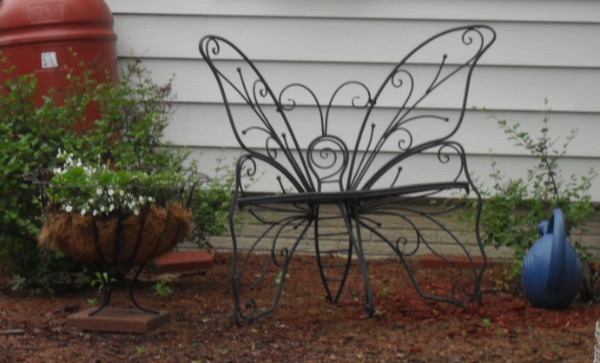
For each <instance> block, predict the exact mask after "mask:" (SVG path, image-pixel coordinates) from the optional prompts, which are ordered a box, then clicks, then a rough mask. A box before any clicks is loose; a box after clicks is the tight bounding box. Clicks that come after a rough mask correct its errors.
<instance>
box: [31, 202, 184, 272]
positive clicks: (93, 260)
mask: <svg viewBox="0 0 600 363" xmlns="http://www.w3.org/2000/svg"><path fill="white" fill-rule="evenodd" d="M192 226H193V219H192V213H191V211H190V210H189V209H188V208H186V207H185V206H184V205H183V204H181V203H179V202H174V203H170V204H168V205H167V206H165V207H160V206H157V205H156V204H152V205H150V206H149V207H147V208H144V209H142V210H141V211H140V212H139V213H138V214H137V215H134V214H130V215H127V214H122V213H115V214H113V215H108V216H101V217H94V216H90V215H81V214H80V213H74V212H70V213H54V214H49V215H48V219H47V221H46V223H45V224H44V227H43V228H42V232H41V234H40V237H39V242H40V245H41V246H43V247H45V248H49V249H51V250H58V251H61V252H63V253H65V254H66V255H67V256H69V257H71V258H73V259H74V260H76V261H79V262H83V263H88V264H107V265H116V266H133V265H141V264H145V263H147V262H148V261H151V260H153V259H155V258H157V257H159V256H161V255H163V254H165V253H167V252H169V251H171V250H172V249H173V248H174V247H175V245H177V243H179V242H181V241H183V240H184V239H185V238H186V237H188V236H189V235H190V233H191V230H192Z"/></svg>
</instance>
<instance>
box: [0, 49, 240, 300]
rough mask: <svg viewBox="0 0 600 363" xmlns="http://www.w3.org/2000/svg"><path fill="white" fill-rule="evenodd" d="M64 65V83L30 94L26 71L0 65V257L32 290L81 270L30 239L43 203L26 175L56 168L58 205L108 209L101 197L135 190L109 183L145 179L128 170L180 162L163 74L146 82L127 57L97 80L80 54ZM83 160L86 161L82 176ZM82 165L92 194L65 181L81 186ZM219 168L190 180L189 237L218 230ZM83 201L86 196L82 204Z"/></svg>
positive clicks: (223, 198) (221, 215) (169, 168)
mask: <svg viewBox="0 0 600 363" xmlns="http://www.w3.org/2000/svg"><path fill="white" fill-rule="evenodd" d="M72 56H73V57H77V55H76V54H75V53H73V54H72ZM4 64H5V63H4ZM71 64H73V63H71ZM66 71H67V72H68V76H67V79H68V85H67V86H66V88H65V89H60V90H56V89H55V90H51V91H50V92H49V93H48V94H46V95H40V94H38V81H37V78H36V76H35V75H14V74H13V69H12V68H9V67H4V69H2V70H1V72H2V73H3V74H4V76H6V79H7V80H6V81H5V82H4V83H3V84H1V85H0V118H1V119H0V165H2V168H0V210H1V211H2V213H0V264H1V265H3V267H4V266H5V267H6V268H7V269H8V270H9V271H11V272H12V273H13V274H14V275H15V276H16V277H18V278H17V279H15V281H16V282H17V283H18V284H17V287H19V288H27V289H30V290H32V291H36V292H44V291H50V292H51V291H55V289H56V287H58V286H75V282H76V281H80V279H79V278H78V277H77V275H79V274H81V273H85V272H86V271H85V267H84V266H82V265H80V264H78V263H75V262H73V261H72V260H71V259H69V258H68V257H66V256H65V255H64V254H62V253H60V252H51V251H44V250H42V249H40V248H38V242H37V236H38V235H39V233H40V228H41V226H42V225H43V222H44V210H43V205H42V200H41V198H40V191H39V189H38V186H37V185H35V184H33V183H31V182H29V181H28V180H26V178H27V177H28V176H29V175H32V174H37V173H39V170H48V171H52V170H54V171H59V170H60V171H61V172H60V173H56V174H57V178H56V179H55V180H53V183H55V184H56V185H57V186H58V187H59V189H60V192H59V193H58V194H57V197H58V198H60V199H61V201H67V200H70V201H72V203H73V204H69V203H61V205H62V206H63V207H64V208H67V207H68V206H70V207H71V208H72V209H73V210H78V211H79V212H81V211H82V210H85V213H88V212H91V213H93V212H94V209H93V208H92V206H97V207H98V208H100V209H99V210H96V212H100V211H101V208H102V206H104V208H105V210H107V209H110V205H111V203H110V202H111V200H110V197H115V196H116V197H123V198H126V196H125V195H123V196H121V190H123V192H124V193H125V194H127V193H128V192H129V194H132V193H133V194H135V193H136V192H133V191H132V190H131V189H129V190H125V189H123V188H121V189H119V187H118V185H120V184H123V183H125V180H127V181H128V182H130V181H131V180H133V179H135V180H136V182H138V181H140V180H142V179H144V178H146V176H143V175H140V174H136V173H138V172H139V173H148V174H152V175H155V174H156V171H157V170H161V171H162V173H164V174H163V176H165V175H167V174H170V175H171V176H173V175H181V173H182V172H183V171H184V169H186V168H188V167H187V166H185V167H184V165H187V164H188V163H187V160H186V158H187V156H188V154H187V152H186V151H185V150H184V149H179V148H175V147H173V146H172V145H170V144H169V143H167V142H165V140H164V138H163V136H164V131H165V129H166V127H167V126H168V123H169V120H170V118H171V116H172V112H173V108H172V95H171V80H169V81H168V82H167V83H166V84H156V83H155V82H154V81H153V80H152V77H151V74H150V72H149V71H148V70H147V69H146V68H144V67H143V65H142V64H141V62H140V61H139V60H138V59H135V58H133V59H132V60H131V61H129V62H128V63H127V65H126V66H125V68H124V69H123V70H122V72H121V75H120V76H119V78H118V79H115V80H109V81H107V82H98V81H97V80H96V79H95V77H94V74H97V73H98V72H97V70H96V69H94V65H93V64H83V63H82V64H80V65H79V67H77V69H75V70H71V69H66ZM90 110H91V111H97V112H90ZM59 150H68V154H64V155H63V156H66V157H67V158H68V157H71V159H72V161H73V163H74V164H73V165H71V167H70V169H69V170H68V171H66V169H65V161H66V160H64V159H61V158H57V157H56V156H57V154H58V153H59ZM63 153H64V152H63ZM71 154H72V155H71ZM78 162H81V165H77V163H78ZM86 167H87V168H92V167H93V168H95V170H94V171H93V172H91V173H90V174H89V175H88V174H86V169H85V168H86ZM88 171H89V170H88ZM192 172H194V170H192ZM58 174H60V176H58ZM92 174H93V175H98V177H101V178H103V181H102V182H101V183H102V185H101V189H102V194H97V188H91V187H90V188H88V191H89V193H88V192H86V194H87V195H86V197H87V198H84V196H83V195H81V196H80V197H78V196H76V195H73V192H74V190H73V188H68V187H67V186H72V185H74V184H76V183H78V182H79V180H78V179H77V178H82V180H81V182H82V183H84V185H88V184H86V183H88V181H89V176H90V175H92ZM222 175H223V176H222V177H217V178H214V179H211V181H210V183H208V184H206V185H205V186H203V187H202V188H199V189H200V190H199V193H198V194H197V195H196V196H195V197H194V205H197V206H198V209H197V213H196V215H195V220H196V228H195V230H194V235H193V237H192V238H193V239H194V240H195V241H197V242H198V244H199V245H202V244H206V245H207V240H208V236H209V235H211V234H218V233H221V232H223V231H224V230H225V224H226V223H225V222H226V214H227V212H225V210H227V209H228V203H229V200H230V199H231V198H230V196H231V190H232V185H233V181H232V180H233V178H232V176H231V175H232V174H229V175H228V174H226V173H224V174H222ZM49 176H50V177H51V175H45V177H49ZM86 178H87V179H88V180H86ZM104 178H106V179H109V180H111V181H110V182H109V181H106V182H105V181H104V180H105V179H104ZM149 178H152V177H149ZM146 181H147V182H149V183H155V182H157V181H156V180H154V181H152V180H147V179H146ZM113 182H114V183H116V184H117V185H112V184H111V183H113ZM61 186H62V187H61ZM111 190H112V193H113V194H112V195H111V194H110V193H111ZM115 193H116V194H115ZM137 195H140V193H138V194H137ZM137 195H136V197H137ZM116 197H115V198H116ZM144 197H146V196H144ZM151 197H153V198H156V197H157V196H156V195H152V196H151ZM115 198H113V199H115ZM90 200H92V201H93V203H87V205H86V201H90ZM120 201H121V202H123V203H124V202H125V200H124V199H123V200H120ZM144 201H146V200H145V199H144ZM117 202H118V201H117ZM139 202H142V200H139ZM134 210H135V207H134V206H133V205H132V211H134Z"/></svg>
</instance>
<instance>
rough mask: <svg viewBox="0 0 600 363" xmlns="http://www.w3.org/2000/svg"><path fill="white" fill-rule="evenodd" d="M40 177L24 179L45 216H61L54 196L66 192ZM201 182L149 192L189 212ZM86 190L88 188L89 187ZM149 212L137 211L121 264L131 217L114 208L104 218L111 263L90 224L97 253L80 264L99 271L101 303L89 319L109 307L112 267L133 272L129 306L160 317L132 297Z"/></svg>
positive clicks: (142, 264) (146, 208) (141, 265)
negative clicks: (110, 222)
mask: <svg viewBox="0 0 600 363" xmlns="http://www.w3.org/2000/svg"><path fill="white" fill-rule="evenodd" d="M40 175H45V173H43V172H38V174H37V175H35V176H29V177H28V178H27V180H28V181H30V182H33V183H35V184H37V185H39V188H40V194H41V198H42V204H43V205H44V206H46V209H47V210H48V212H47V214H48V215H49V216H56V215H58V214H61V213H62V212H59V211H58V210H57V208H56V193H57V192H58V191H59V190H61V189H65V188H61V187H57V186H55V185H52V184H51V183H50V181H48V180H44V179H43V178H41V177H40ZM202 179H205V178H202ZM202 179H200V178H198V179H197V180H194V181H192V182H187V183H183V184H181V185H174V186H169V187H153V188H152V189H155V190H156V189H159V191H158V192H159V193H161V192H162V193H169V195H171V196H173V197H172V198H171V199H170V200H172V201H177V202H178V203H180V204H181V205H182V206H183V208H185V209H189V207H190V205H191V203H192V197H193V193H194V190H195V187H196V185H197V184H198V183H200V182H201V181H202ZM132 187H133V188H141V187H140V186H132ZM87 188H89V186H88V187H87ZM69 189H72V190H74V191H75V192H77V191H78V189H80V188H79V187H69ZM50 190H52V192H50ZM94 190H95V189H94ZM171 208H172V206H171ZM149 209H150V205H149V203H148V204H147V205H146V206H144V207H143V208H141V209H140V211H139V218H140V221H139V230H138V231H137V232H136V233H135V235H136V240H135V245H134V246H133V252H132V253H131V255H130V256H129V258H127V260H126V261H122V259H121V258H120V257H119V254H120V252H121V249H122V248H123V247H124V229H125V226H124V221H125V219H126V218H127V217H128V216H130V213H126V212H124V211H123V210H121V208H120V207H117V208H116V209H115V211H113V212H112V213H111V215H110V216H109V217H105V218H113V219H115V220H116V233H115V237H116V241H115V250H114V256H112V257H111V258H110V260H107V259H106V256H105V254H104V253H103V252H102V246H101V243H100V235H101V230H100V227H99V226H98V225H97V224H96V223H95V219H94V223H92V226H93V227H92V228H93V231H91V232H92V233H90V234H91V236H93V238H92V239H93V246H94V247H93V249H94V251H95V252H96V253H95V254H94V257H88V258H87V259H86V260H84V261H79V262H82V263H86V264H89V265H90V266H94V268H96V269H97V270H98V271H100V274H99V279H100V280H101V281H100V283H101V289H102V291H103V297H102V302H101V304H100V305H99V306H98V307H97V308H96V309H95V310H93V311H92V312H90V313H89V316H90V317H92V316H95V315H97V314H99V313H100V312H101V311H102V310H104V309H105V308H106V307H107V306H108V305H109V304H110V300H111V297H112V292H113V290H114V288H113V280H112V279H111V277H110V270H111V267H115V266H118V267H120V268H122V269H123V270H124V271H130V270H132V269H135V273H134V276H133V279H132V280H131V282H130V283H129V287H128V289H129V291H128V295H129V299H130V300H131V303H132V304H133V306H134V307H135V308H137V309H138V310H140V311H143V312H145V313H148V314H153V315H159V314H160V313H159V312H158V311H155V310H151V309H147V308H145V307H143V306H141V305H140V303H139V302H138V301H137V300H136V298H135V294H134V289H135V287H136V285H138V284H139V283H140V282H139V276H140V274H141V273H142V271H143V270H144V269H145V267H146V265H147V262H148V260H145V261H140V259H139V257H140V256H139V255H138V254H139V251H140V249H141V245H142V243H143V241H142V236H144V228H145V226H146V221H147V219H148V218H150V217H149V214H150V213H149ZM99 218H102V217H99ZM176 242H178V241H176ZM174 244H175V243H173V246H174ZM173 246H172V247H173ZM169 249H170V248H169ZM63 252H65V251H63ZM165 252H168V250H164V251H161V254H162V253H165ZM67 255H69V253H67ZM149 256H151V258H152V259H154V258H156V257H158V256H159V255H157V254H150V255H149ZM71 257H73V258H74V259H75V260H77V259H78V258H77V256H71Z"/></svg>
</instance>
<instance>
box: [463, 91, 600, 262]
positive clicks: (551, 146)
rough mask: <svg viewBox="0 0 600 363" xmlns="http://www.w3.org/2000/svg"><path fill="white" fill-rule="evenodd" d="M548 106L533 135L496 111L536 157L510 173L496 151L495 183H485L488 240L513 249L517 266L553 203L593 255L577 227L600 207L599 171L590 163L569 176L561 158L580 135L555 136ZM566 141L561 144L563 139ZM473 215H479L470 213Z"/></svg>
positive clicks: (510, 132) (583, 252)
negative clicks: (599, 200)
mask: <svg viewBox="0 0 600 363" xmlns="http://www.w3.org/2000/svg"><path fill="white" fill-rule="evenodd" d="M549 112H550V110H549V109H548V106H547V101H546V104H545V108H544V112H543V119H542V126H541V128H540V131H539V134H538V135H535V136H534V135H531V134H530V133H529V132H527V131H525V130H523V129H522V127H521V125H520V124H519V123H509V122H508V121H506V120H504V119H500V118H498V117H497V116H496V115H494V114H493V115H492V116H491V117H492V118H493V119H495V120H496V121H497V124H498V126H499V127H500V129H501V130H502V131H503V132H504V134H505V135H506V136H507V137H508V140H510V141H512V142H513V145H514V146H515V147H517V148H521V149H524V150H525V151H526V152H528V153H529V155H530V156H531V157H532V158H533V159H534V160H535V163H534V165H532V166H531V167H530V168H529V169H528V170H527V174H526V177H524V178H514V179H511V178H507V177H506V176H505V174H504V173H503V172H502V171H501V170H500V169H499V167H498V165H497V163H496V161H495V160H494V158H493V157H492V173H491V174H490V177H491V180H492V183H493V185H492V187H491V188H489V189H488V188H485V187H481V192H482V195H483V196H484V198H485V199H486V200H485V202H484V204H483V210H482V217H481V227H482V231H483V235H482V237H483V239H484V242H485V243H486V244H488V245H492V246H495V247H497V248H498V247H501V246H506V247H509V248H511V249H512V250H513V252H514V257H515V258H516V260H517V261H519V263H517V266H515V270H514V272H515V273H517V272H518V271H520V267H521V262H522V259H523V257H524V255H525V253H526V252H527V250H528V249H529V248H530V247H531V245H532V244H533V243H534V242H535V241H536V240H537V239H538V238H539V237H538V232H537V230H538V223H539V222H541V221H542V220H546V219H548V217H549V216H550V215H551V213H552V210H553V209H554V208H561V209H562V211H563V213H564V216H565V223H566V229H567V233H568V235H569V236H570V239H571V241H572V242H573V243H574V245H575V247H576V249H577V250H578V252H579V254H580V255H581V256H582V257H584V258H589V257H590V256H589V253H588V251H587V250H586V249H585V248H584V246H583V245H582V244H581V241H579V238H578V237H577V235H576V233H575V230H577V229H579V231H582V228H583V226H584V225H585V223H586V222H587V221H589V220H590V218H591V217H592V216H593V214H594V213H595V209H594V206H593V204H592V202H591V197H590V195H589V193H588V192H589V189H590V187H591V182H592V180H593V179H594V178H595V177H596V176H597V173H596V172H595V171H594V170H593V169H590V170H589V171H588V172H587V174H585V175H582V176H576V175H570V176H564V175H563V173H562V170H561V168H560V160H561V158H563V157H565V155H566V154H567V149H568V147H569V145H570V143H571V142H572V141H573V140H574V138H575V136H576V130H572V131H571V132H570V133H569V134H568V135H567V136H566V137H565V138H564V139H563V140H561V139H560V138H552V137H551V136H550V133H549V131H550V127H549V120H550V117H549ZM561 141H562V144H561V143H560V142H561ZM470 218H471V220H472V219H473V218H474V215H471V216H470Z"/></svg>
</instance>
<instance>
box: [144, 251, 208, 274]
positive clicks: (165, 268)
mask: <svg viewBox="0 0 600 363" xmlns="http://www.w3.org/2000/svg"><path fill="white" fill-rule="evenodd" d="M216 256H217V250H211V251H206V250H194V251H174V252H169V253H167V254H164V255H162V256H161V257H159V258H157V259H156V261H154V263H155V264H156V267H157V268H158V271H159V272H161V273H165V272H188V271H194V272H204V273H206V272H207V271H208V270H210V269H211V268H212V266H213V264H214V262H215V257H216Z"/></svg>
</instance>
